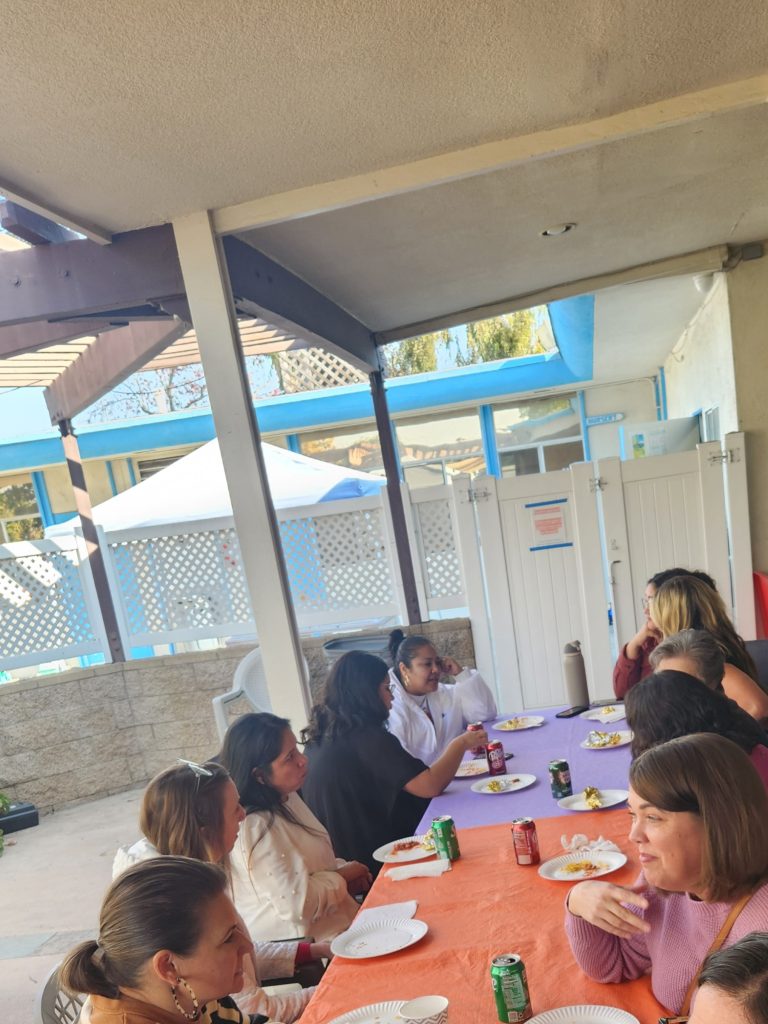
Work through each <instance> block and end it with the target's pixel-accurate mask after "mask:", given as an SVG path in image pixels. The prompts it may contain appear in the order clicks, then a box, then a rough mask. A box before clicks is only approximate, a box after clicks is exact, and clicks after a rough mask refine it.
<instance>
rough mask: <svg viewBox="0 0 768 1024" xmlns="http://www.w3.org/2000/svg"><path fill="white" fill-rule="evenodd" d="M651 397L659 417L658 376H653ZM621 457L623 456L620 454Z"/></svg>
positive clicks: (658, 417)
mask: <svg viewBox="0 0 768 1024" xmlns="http://www.w3.org/2000/svg"><path fill="white" fill-rule="evenodd" d="M653 397H654V400H655V402H656V419H657V420H660V419H661V395H660V393H659V378H658V377H654V378H653ZM622 458H623V456H622Z"/></svg>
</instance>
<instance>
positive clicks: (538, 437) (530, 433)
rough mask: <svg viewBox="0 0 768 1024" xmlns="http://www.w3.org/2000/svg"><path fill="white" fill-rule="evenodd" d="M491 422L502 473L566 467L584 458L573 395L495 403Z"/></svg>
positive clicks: (511, 473) (576, 403) (543, 470)
mask: <svg viewBox="0 0 768 1024" xmlns="http://www.w3.org/2000/svg"><path fill="white" fill-rule="evenodd" d="M493 423H494V432H495V435H496V447H497V449H498V452H499V462H500V464H501V472H502V475H503V476H523V475H525V474H527V473H546V472H550V471H552V470H557V469H567V468H568V466H570V465H571V463H572V462H580V461H581V460H582V459H583V458H584V446H583V444H582V439H581V421H580V419H579V411H578V401H577V398H576V396H575V395H553V396H552V397H551V398H533V399H530V400H529V401H527V402H521V403H519V404H515V405H511V404H510V405H497V406H494V409H493Z"/></svg>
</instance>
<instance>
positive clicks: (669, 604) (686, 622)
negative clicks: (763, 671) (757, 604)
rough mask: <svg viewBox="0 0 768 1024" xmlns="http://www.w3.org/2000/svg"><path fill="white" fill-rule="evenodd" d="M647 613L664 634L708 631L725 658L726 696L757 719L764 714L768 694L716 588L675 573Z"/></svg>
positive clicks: (657, 595) (658, 593)
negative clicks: (761, 685) (682, 631)
mask: <svg viewBox="0 0 768 1024" xmlns="http://www.w3.org/2000/svg"><path fill="white" fill-rule="evenodd" d="M650 615H651V618H652V620H653V622H654V624H655V625H656V626H657V627H658V629H659V630H660V631H661V633H662V635H663V636H664V637H665V638H666V637H669V636H671V635H672V634H674V633H679V632H680V631H681V630H683V629H700V630H705V631H706V632H707V633H709V634H711V636H713V637H714V639H715V641H716V642H717V646H718V647H719V648H720V650H721V652H722V654H723V658H724V659H725V671H724V674H723V690H724V692H725V694H726V696H727V697H730V698H731V700H735V701H736V703H737V704H738V705H739V706H740V707H742V708H744V710H745V711H747V712H748V713H749V714H750V715H752V717H753V718H756V719H758V721H763V720H764V719H767V718H768V694H766V692H765V691H764V690H763V689H761V687H760V686H759V685H758V683H757V669H756V667H755V663H754V661H753V660H752V658H751V657H750V655H749V652H748V651H747V648H746V647H745V645H744V641H743V640H742V639H741V637H740V636H739V635H738V633H737V632H736V630H735V629H734V628H733V624H732V622H731V620H730V619H729V618H728V613H727V612H726V610H725V605H724V604H723V599H722V598H721V597H720V595H719V594H718V593H717V591H715V590H712V589H711V587H708V586H707V585H706V584H704V583H702V582H701V581H700V580H698V579H696V578H695V577H694V576H676V577H675V578H674V579H671V580H667V582H666V583H664V584H662V586H660V587H659V589H658V590H657V591H656V594H655V595H654V599H653V602H652V604H651V606H650Z"/></svg>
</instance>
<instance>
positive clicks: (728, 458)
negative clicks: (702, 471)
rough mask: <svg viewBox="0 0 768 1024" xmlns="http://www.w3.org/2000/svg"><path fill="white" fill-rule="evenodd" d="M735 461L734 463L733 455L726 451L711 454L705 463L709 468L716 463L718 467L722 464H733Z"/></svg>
mask: <svg viewBox="0 0 768 1024" xmlns="http://www.w3.org/2000/svg"><path fill="white" fill-rule="evenodd" d="M735 461H736V459H735V458H734V453H733V452H728V451H726V452H711V453H710V454H709V455H708V456H707V462H708V463H709V464H710V466H714V465H715V463H718V462H719V463H720V465H722V464H723V463H724V462H735Z"/></svg>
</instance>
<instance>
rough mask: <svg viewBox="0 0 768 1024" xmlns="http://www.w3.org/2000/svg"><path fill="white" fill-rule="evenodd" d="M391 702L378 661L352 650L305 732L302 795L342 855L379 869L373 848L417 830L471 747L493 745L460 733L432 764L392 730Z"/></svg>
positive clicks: (479, 736) (330, 678)
mask: <svg viewBox="0 0 768 1024" xmlns="http://www.w3.org/2000/svg"><path fill="white" fill-rule="evenodd" d="M396 685H398V686H399V685H400V684H399V683H398V684H396ZM393 699H394V698H393V696H392V693H391V690H390V681H389V672H388V669H387V666H386V665H385V663H384V662H383V661H382V660H381V658H376V657H374V656H373V655H372V654H364V653H362V652H361V651H350V652H349V653H348V654H345V655H344V656H343V657H341V658H339V660H338V661H337V662H336V664H335V665H334V666H333V668H332V669H331V672H330V674H329V676H328V679H327V680H326V683H325V687H324V689H323V692H322V694H321V697H320V700H319V702H318V703H317V704H316V705H315V706H314V707H313V709H312V714H311V716H310V721H309V727H308V728H307V729H306V730H305V732H304V734H303V738H304V739H305V742H306V743H307V747H306V754H307V757H308V758H309V773H308V775H307V779H306V782H305V783H304V785H303V787H302V793H303V794H304V799H305V800H306V801H307V803H308V804H309V806H310V807H311V808H312V810H313V811H314V812H315V814H316V815H317V816H318V818H319V819H320V820H321V821H322V822H323V823H324V824H325V826H326V828H327V829H328V831H329V833H330V836H331V840H332V841H333V845H334V848H335V849H336V851H337V853H340V854H342V855H343V856H345V857H354V858H356V859H357V860H361V861H362V862H363V863H364V864H367V865H368V867H369V868H370V869H371V871H372V873H374V874H375V873H376V872H377V871H378V869H379V868H380V867H381V865H380V864H378V863H377V862H376V861H375V860H374V859H373V851H374V850H375V849H376V848H377V847H379V846H382V845H383V844H384V843H388V842H391V841H392V840H395V839H402V838H404V837H406V836H411V835H413V833H414V831H415V829H416V826H417V825H418V823H419V821H420V820H421V818H422V816H423V814H424V812H425V811H426V809H427V806H428V802H429V800H431V799H432V797H434V796H437V795H438V794H439V793H442V791H443V790H444V789H445V787H446V786H447V785H448V783H449V782H450V781H451V780H452V779H453V777H454V775H455V774H456V771H457V769H458V767H459V764H460V763H461V759H462V757H463V756H464V754H465V753H466V751H468V750H469V749H470V748H471V747H474V746H477V745H480V744H485V743H487V742H488V736H487V735H486V733H485V731H480V732H465V733H462V734H461V735H460V736H457V737H456V738H455V739H452V740H451V741H450V743H449V744H448V746H447V747H446V748H445V751H444V752H443V754H442V755H441V756H440V757H439V758H438V759H437V760H436V761H435V762H434V763H433V764H432V766H431V767H429V768H428V767H427V766H426V765H425V764H424V762H423V761H420V760H419V759H418V758H416V757H413V755H412V754H409V753H408V751H407V750H404V749H403V746H402V744H401V743H400V741H399V740H398V739H397V738H396V737H395V736H393V735H392V734H391V733H390V732H388V731H387V728H386V725H387V718H388V716H389V711H390V708H391V707H392V702H393Z"/></svg>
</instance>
